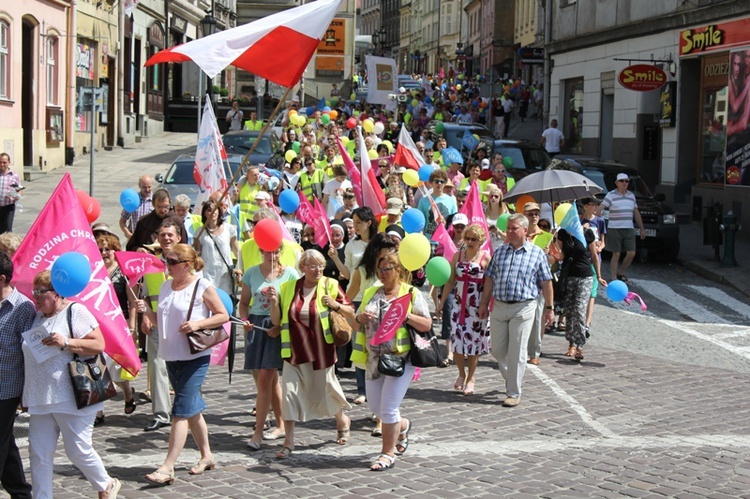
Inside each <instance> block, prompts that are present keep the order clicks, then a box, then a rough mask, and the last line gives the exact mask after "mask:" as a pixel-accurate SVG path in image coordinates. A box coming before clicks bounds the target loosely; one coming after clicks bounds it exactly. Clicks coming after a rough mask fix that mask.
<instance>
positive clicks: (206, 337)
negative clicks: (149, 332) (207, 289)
mask: <svg viewBox="0 0 750 499" xmlns="http://www.w3.org/2000/svg"><path fill="white" fill-rule="evenodd" d="M199 283H200V279H198V280H197V281H196V282H195V287H194V288H193V296H192V298H190V308H189V309H188V313H187V319H185V321H189V320H190V315H191V314H192V313H193V305H194V304H195V294H196V293H197V292H198V284H199ZM185 336H186V337H187V341H188V347H190V353H192V354H196V353H200V352H203V351H204V350H207V349H209V348H211V347H213V346H215V345H218V344H219V343H221V342H223V341H227V340H228V339H229V335H228V334H227V332H226V331H225V330H224V326H219V327H218V328H216V329H200V330H198V331H193V332H192V333H188V334H186V335H185Z"/></svg>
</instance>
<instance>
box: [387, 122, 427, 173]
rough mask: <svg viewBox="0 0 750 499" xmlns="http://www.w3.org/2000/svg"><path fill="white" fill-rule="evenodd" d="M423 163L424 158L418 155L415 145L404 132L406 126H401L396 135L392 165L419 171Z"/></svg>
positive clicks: (407, 133)
mask: <svg viewBox="0 0 750 499" xmlns="http://www.w3.org/2000/svg"><path fill="white" fill-rule="evenodd" d="M424 163H425V161H424V158H423V157H422V155H421V154H419V150H418V149H417V145H416V144H415V143H414V141H413V140H412V139H411V135H409V132H407V131H406V126H404V125H401V131H400V132H399V134H398V145H397V146H396V156H395V157H394V158H393V164H395V165H399V166H405V167H407V168H411V169H412V170H419V167H421V166H422V165H423V164H424Z"/></svg>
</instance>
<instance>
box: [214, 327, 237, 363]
mask: <svg viewBox="0 0 750 499" xmlns="http://www.w3.org/2000/svg"><path fill="white" fill-rule="evenodd" d="M231 327H232V323H231V322H225V323H224V326H223V328H224V331H226V332H227V334H228V335H230V337H231V335H232V331H231V330H230V328H231ZM228 350H229V342H228V341H222V342H221V343H219V344H218V345H216V346H214V347H213V348H212V349H211V360H210V361H209V364H211V365H212V366H223V365H224V361H225V360H226V358H227V351H228Z"/></svg>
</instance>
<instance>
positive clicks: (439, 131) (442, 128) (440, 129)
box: [435, 121, 445, 135]
mask: <svg viewBox="0 0 750 499" xmlns="http://www.w3.org/2000/svg"><path fill="white" fill-rule="evenodd" d="M444 131H445V125H443V123H442V122H440V121H439V122H437V123H435V133H437V134H438V135H442V134H443V132H444Z"/></svg>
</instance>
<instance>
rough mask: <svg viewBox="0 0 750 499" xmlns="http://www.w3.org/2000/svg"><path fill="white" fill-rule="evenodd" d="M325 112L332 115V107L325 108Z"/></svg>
mask: <svg viewBox="0 0 750 499" xmlns="http://www.w3.org/2000/svg"><path fill="white" fill-rule="evenodd" d="M323 111H325V112H327V113H330V112H331V106H325V107H324V108H323Z"/></svg>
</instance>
